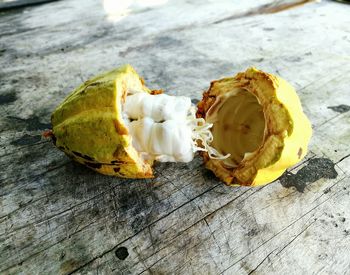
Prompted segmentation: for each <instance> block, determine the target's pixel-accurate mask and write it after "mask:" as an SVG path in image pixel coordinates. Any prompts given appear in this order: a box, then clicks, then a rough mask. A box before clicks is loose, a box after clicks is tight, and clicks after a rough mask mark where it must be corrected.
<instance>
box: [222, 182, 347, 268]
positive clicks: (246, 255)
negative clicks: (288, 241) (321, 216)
mask: <svg viewBox="0 0 350 275" xmlns="http://www.w3.org/2000/svg"><path fill="white" fill-rule="evenodd" d="M345 178H346V177H344V178H342V179H340V180H339V181H337V182H336V183H335V184H334V185H336V184H338V183H339V182H341V181H342V180H344V179H345ZM323 195H324V194H322V195H321V196H319V198H321V197H322V196H323ZM333 196H335V194H333V195H332V196H329V197H328V198H327V199H325V200H324V201H322V202H321V203H319V204H317V205H316V206H314V207H313V208H311V209H310V210H308V211H307V212H305V213H304V214H302V215H301V216H300V217H299V218H297V219H296V220H294V221H293V222H291V223H290V224H289V225H287V226H286V227H284V228H283V229H281V230H280V231H278V232H277V233H276V234H275V235H273V236H272V237H270V238H269V239H267V240H266V241H264V242H262V243H261V244H260V245H259V246H257V247H256V248H254V249H253V250H251V251H250V252H249V253H247V254H245V255H244V256H243V257H241V258H240V259H239V260H237V261H236V262H234V263H233V264H231V265H230V266H228V267H227V268H225V270H224V271H222V272H221V273H220V274H223V273H224V272H226V271H227V270H229V269H230V268H232V267H233V266H234V265H236V264H238V263H239V262H241V261H242V260H243V259H245V258H246V257H248V256H249V255H251V254H252V253H254V252H255V251H256V250H258V249H259V248H260V247H262V246H263V245H265V244H266V243H268V242H270V241H271V240H272V239H274V238H275V237H277V236H279V235H280V234H281V233H283V232H284V231H286V230H287V229H288V228H290V227H291V226H293V225H294V224H295V223H297V222H298V221H300V220H301V219H302V218H303V217H305V216H306V215H308V214H309V213H311V212H312V211H314V210H315V209H316V208H318V207H319V206H321V205H322V204H324V203H325V202H326V201H328V200H329V199H331V198H332V197H333Z"/></svg>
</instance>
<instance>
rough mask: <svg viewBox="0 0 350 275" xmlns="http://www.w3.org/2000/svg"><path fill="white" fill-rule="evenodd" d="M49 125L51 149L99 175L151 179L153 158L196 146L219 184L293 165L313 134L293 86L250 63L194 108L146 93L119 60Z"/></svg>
mask: <svg viewBox="0 0 350 275" xmlns="http://www.w3.org/2000/svg"><path fill="white" fill-rule="evenodd" d="M51 123H52V131H51V132H50V136H51V137H52V139H53V141H54V144H55V145H56V146H57V148H58V149H60V150H62V151H63V152H65V153H66V154H67V155H68V156H69V157H71V158H72V159H73V160H75V161H77V162H79V163H81V164H83V165H85V166H87V167H89V168H91V169H93V170H95V171H97V172H99V173H102V174H106V175H113V176H119V177H125V178H152V177H153V175H154V174H153V170H152V165H153V163H154V162H155V161H172V162H189V161H191V160H192V159H193V157H194V155H195V153H196V152H197V151H199V152H200V154H201V155H202V157H203V159H204V163H205V166H206V167H207V168H208V169H210V170H212V171H213V172H214V174H215V175H216V176H217V177H218V178H219V179H221V180H222V181H224V182H225V183H226V184H228V185H249V186H257V185H263V184H267V183H270V182H272V181H274V180H275V179H277V178H278V177H279V176H281V175H282V174H283V172H284V171H285V170H286V169H287V168H288V167H291V166H293V165H295V164H296V163H298V162H299V161H300V160H301V159H302V158H303V157H304V156H305V154H306V153H307V146H308V143H309V140H310V138H311V134H312V130H311V125H310V122H309V120H308V119H307V117H306V116H305V114H304V113H303V110H302V107H301V104H300V100H299V98H298V95H297V94H296V92H295V90H294V88H293V87H292V86H291V85H289V84H288V83H287V82H286V81H285V80H283V79H282V78H280V77H277V76H274V75H272V74H268V73H265V72H262V71H259V70H257V69H255V68H249V69H247V70H246V71H245V72H242V73H238V74H237V75H236V76H234V77H227V78H223V79H220V80H215V81H212V82H211V85H210V87H209V89H208V91H206V92H205V93H204V94H203V98H202V100H201V101H200V102H199V103H198V105H197V106H193V105H192V104H191V100H190V98H188V97H183V96H179V97H176V96H169V95H166V94H163V93H161V92H160V91H152V90H150V89H149V88H147V87H146V86H145V83H144V81H143V79H142V78H141V77H140V76H139V75H138V74H137V73H136V72H135V70H134V69H133V68H132V67H131V66H130V65H125V66H122V67H120V68H118V69H115V70H112V71H110V72H107V73H104V74H101V75H99V76H96V77H94V78H92V79H90V80H88V81H86V82H85V83H83V84H82V85H81V86H79V87H78V88H76V89H75V90H74V91H73V92H72V93H71V94H70V95H69V96H68V97H67V98H66V99H65V100H64V101H63V102H62V103H61V104H60V105H59V106H58V107H57V108H56V110H55V111H54V112H53V114H52V117H51Z"/></svg>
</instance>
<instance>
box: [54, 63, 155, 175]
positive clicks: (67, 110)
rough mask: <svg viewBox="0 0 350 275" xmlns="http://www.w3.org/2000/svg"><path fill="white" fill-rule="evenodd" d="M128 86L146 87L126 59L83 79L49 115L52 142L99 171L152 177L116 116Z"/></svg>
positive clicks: (124, 127) (150, 162)
mask: <svg viewBox="0 0 350 275" xmlns="http://www.w3.org/2000/svg"><path fill="white" fill-rule="evenodd" d="M133 89H134V90H138V91H143V92H146V93H149V92H150V90H149V89H147V88H146V87H145V86H144V84H143V80H142V79H141V78H140V77H139V76H138V75H137V73H136V72H135V71H134V69H133V68H132V67H131V66H130V65H126V66H123V67H121V68H119V69H116V70H113V71H110V72H107V73H104V74H101V75H99V76H97V77H94V78H92V79H90V80H88V81H86V82H85V83H84V84H82V85H81V86H80V87H78V88H77V89H75V90H74V91H73V92H72V93H71V94H70V95H69V96H68V97H67V98H66V99H65V100H64V101H63V102H62V103H61V104H60V105H59V106H58V107H57V108H56V110H55V111H54V112H53V114H52V116H51V123H52V133H53V139H54V142H55V145H56V146H57V147H58V148H59V149H60V150H62V151H64V152H65V153H66V154H67V155H68V156H69V157H71V158H72V159H74V160H75V161H77V162H79V163H81V164H83V165H86V166H87V167H89V168H91V169H93V170H95V171H97V172H99V173H102V174H106V175H115V176H120V177H131V178H150V177H153V172H152V168H151V165H152V161H144V160H142V159H141V158H140V157H139V154H138V152H137V151H136V150H135V149H134V147H133V146H132V143H131V136H130V135H129V132H128V128H127V127H126V126H125V124H124V122H123V118H122V115H123V114H122V104H123V102H124V101H125V98H126V95H127V91H128V90H133Z"/></svg>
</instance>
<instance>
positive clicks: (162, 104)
mask: <svg viewBox="0 0 350 275" xmlns="http://www.w3.org/2000/svg"><path fill="white" fill-rule="evenodd" d="M195 112H196V107H195V106H193V105H192V104H191V99H190V98H188V97H184V96H178V97H176V96H169V95H165V94H158V95H150V94H148V93H144V92H135V91H133V92H132V94H129V95H128V96H127V97H126V100H125V103H124V105H123V113H124V121H125V124H126V125H127V126H128V128H129V132H130V135H131V136H132V144H133V146H134V148H135V149H136V150H137V151H138V152H139V153H140V155H141V156H142V157H144V158H145V159H155V160H158V161H162V162H190V161H191V160H192V159H193V157H194V153H195V152H196V151H206V152H208V154H209V156H210V157H211V158H217V159H223V158H227V157H228V156H229V155H227V156H223V155H222V154H219V153H218V152H217V151H216V150H215V149H214V148H212V147H211V146H210V145H209V144H210V143H211V142H212V141H213V136H212V134H211V131H210V128H211V127H212V124H209V123H206V122H205V120H204V119H202V118H196V116H195ZM199 141H200V144H198V142H199Z"/></svg>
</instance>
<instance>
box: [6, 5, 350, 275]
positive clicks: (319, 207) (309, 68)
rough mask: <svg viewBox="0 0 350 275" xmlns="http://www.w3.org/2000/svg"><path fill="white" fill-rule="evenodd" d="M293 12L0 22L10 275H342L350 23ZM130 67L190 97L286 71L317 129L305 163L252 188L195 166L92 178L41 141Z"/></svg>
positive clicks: (259, 9)
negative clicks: (67, 108)
mask: <svg viewBox="0 0 350 275" xmlns="http://www.w3.org/2000/svg"><path fill="white" fill-rule="evenodd" d="M299 2H305V1H272V0H271V1H264V2H259V3H257V2H256V1H244V3H240V4H239V5H238V4H237V3H235V2H231V1H212V2H208V3H206V4H203V3H202V2H201V3H200V4H201V5H199V2H198V1H169V2H168V3H166V4H164V5H159V6H156V7H152V8H144V7H140V6H138V7H133V9H134V11H133V12H132V13H131V14H130V15H129V16H127V17H125V18H124V19H123V20H120V21H118V22H111V21H108V20H106V15H105V13H104V11H103V9H102V8H101V6H100V2H98V1H84V3H83V4H82V2H81V1H76V0H74V1H73V0H72V1H58V2H57V3H51V4H48V5H43V6H40V7H35V8H30V9H26V10H25V11H26V12H10V13H4V14H1V17H0V37H1V38H0V56H1V60H0V65H1V67H0V68H1V69H0V80H1V84H0V85H1V86H0V132H1V139H0V186H1V189H0V196H1V197H0V206H1V207H0V262H1V264H0V272H5V273H9V274H15V273H18V272H21V271H24V272H28V273H31V274H36V273H54V274H55V273H70V272H78V273H98V272H100V273H110V272H114V273H117V274H137V273H144V274H151V273H156V274H159V273H169V272H174V273H179V274H187V273H197V274H198V273H226V274H232V273H233V274H248V273H250V272H253V271H256V272H257V273H263V274H267V273H281V271H282V273H291V274H300V273H317V272H321V273H329V272H333V273H335V274H343V273H344V272H346V271H347V270H348V269H349V266H350V263H349V260H348V259H347V258H346V257H345V256H344V255H346V252H347V251H348V249H349V248H350V244H349V242H348V240H349V238H348V235H349V230H350V229H349V227H348V221H349V219H350V216H349V215H350V212H349V211H348V209H349V205H348V204H349V202H348V197H349V192H348V184H349V182H350V179H349V173H350V171H349V169H350V162H349V161H350V157H349V154H350V149H349V146H348V145H349V142H350V137H349V133H350V129H349V127H350V123H349V122H350V117H349V115H350V112H349V110H350V107H349V106H350V97H349V96H350V95H349V93H348V84H347V83H348V82H349V80H350V79H349V76H348V72H349V71H350V63H349V60H350V56H349V54H348V53H349V52H350V43H349V41H350V40H349V39H350V38H349V37H350V36H349V34H350V29H349V26H350V24H349V23H350V22H349V21H350V18H349V17H348V16H347V15H348V10H347V9H345V8H344V6H343V5H341V4H337V3H334V2H330V1H323V2H321V3H310V4H306V5H302V6H295V7H294V3H299ZM288 7H289V8H291V9H289V10H286V11H283V12H281V11H280V10H284V9H286V8H288ZM92 11H94V12H93V13H92ZM259 13H260V15H259ZM87 15H89V16H87ZM44 17H45V18H47V20H43V18H44ZM325 34H326V35H325ZM29 41H30V43H29ZM123 63H131V64H132V65H134V66H135V67H136V69H137V70H138V71H139V72H140V74H142V75H143V76H145V79H146V82H147V83H149V85H150V86H151V87H152V88H163V89H166V90H167V91H169V92H170V93H171V94H182V95H188V96H191V97H192V98H193V99H199V98H200V97H201V91H202V90H204V89H206V88H207V87H208V84H209V81H210V80H212V79H216V78H219V77H221V76H224V75H229V74H234V73H236V72H238V71H241V70H244V69H246V68H247V67H248V66H251V65H255V66H257V67H259V68H262V69H264V70H266V71H269V72H272V73H277V74H280V75H281V76H282V77H284V78H286V79H287V80H288V81H290V82H291V83H292V84H293V85H294V86H295V87H296V88H297V90H298V92H299V95H300V97H301V100H302V103H303V106H304V109H305V111H306V113H307V115H308V116H309V117H310V119H311V121H312V124H313V126H314V137H313V140H312V144H311V146H310V149H311V152H310V153H309V155H308V158H307V159H306V160H305V161H304V162H303V163H302V164H301V165H298V166H297V167H295V168H294V169H292V170H291V171H290V172H289V173H287V174H285V175H284V176H283V177H282V178H281V179H280V181H276V182H275V183H273V184H271V185H268V186H266V187H264V188H258V189H247V188H229V187H226V186H224V185H222V184H221V183H219V182H218V181H217V180H216V179H215V178H214V177H213V176H212V175H211V174H210V173H209V172H208V171H206V170H205V169H204V168H203V167H202V165H201V160H200V159H199V158H196V159H195V161H194V162H192V163H190V164H161V165H158V166H157V167H156V169H157V171H158V177H157V178H156V179H155V180H147V181H132V180H123V179H115V178H110V177H104V176H101V175H97V174H95V173H93V172H91V171H90V170H88V169H86V168H84V167H81V166H80V165H77V164H74V163H72V162H71V161H69V160H68V159H67V158H66V157H65V156H64V155H63V154H62V153H61V152H59V151H57V150H56V149H55V148H53V146H52V145H51V144H50V143H49V142H47V141H44V140H42V139H41V137H40V133H41V131H42V130H44V129H46V128H47V127H49V116H50V113H51V111H52V109H53V108H54V107H55V106H56V105H57V104H58V103H59V102H60V101H61V100H62V98H63V97H64V96H65V95H67V94H68V93H69V91H70V90H71V89H72V88H74V86H76V85H78V84H79V83H80V82H82V81H84V80H85V79H87V78H88V77H89V76H91V75H93V74H96V73H98V72H101V71H103V70H108V69H110V68H112V67H115V66H118V65H120V64H123Z"/></svg>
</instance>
